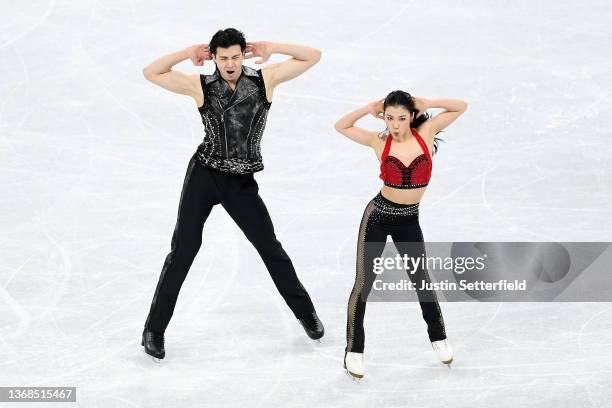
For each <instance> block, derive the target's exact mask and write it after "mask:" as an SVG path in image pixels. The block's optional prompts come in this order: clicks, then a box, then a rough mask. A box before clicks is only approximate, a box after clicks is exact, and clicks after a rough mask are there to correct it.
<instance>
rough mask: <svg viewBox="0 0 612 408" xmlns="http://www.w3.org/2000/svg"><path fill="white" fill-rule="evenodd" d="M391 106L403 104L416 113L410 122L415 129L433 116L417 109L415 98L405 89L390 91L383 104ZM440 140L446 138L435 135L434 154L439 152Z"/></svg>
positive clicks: (385, 108) (385, 106)
mask: <svg viewBox="0 0 612 408" xmlns="http://www.w3.org/2000/svg"><path fill="white" fill-rule="evenodd" d="M389 106H402V107H404V108H406V109H407V110H408V112H410V113H411V114H412V113H414V120H413V121H412V123H411V124H410V127H411V128H414V129H416V128H418V127H419V126H421V125H422V124H423V123H425V122H426V121H427V120H429V118H430V117H431V115H430V114H429V113H427V112H420V111H419V110H418V109H416V107H415V106H414V99H412V95H410V94H409V93H408V92H405V91H400V90H397V91H393V92H390V93H389V94H388V95H387V97H386V98H385V102H384V104H383V107H384V110H387V107H389ZM438 133H440V132H437V133H436V134H438ZM440 141H444V139H441V138H439V137H434V151H433V152H434V154H435V153H437V152H438V143H439V142H440Z"/></svg>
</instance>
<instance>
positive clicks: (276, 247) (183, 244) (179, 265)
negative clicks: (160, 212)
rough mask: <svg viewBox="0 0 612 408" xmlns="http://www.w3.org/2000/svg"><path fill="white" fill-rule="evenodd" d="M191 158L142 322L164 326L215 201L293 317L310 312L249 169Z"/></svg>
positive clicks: (159, 328) (160, 328)
mask: <svg viewBox="0 0 612 408" xmlns="http://www.w3.org/2000/svg"><path fill="white" fill-rule="evenodd" d="M196 160H197V159H196V157H195V155H194V156H193V157H192V158H191V160H190V161H189V166H188V167H187V173H186V175H185V181H184V183H183V190H182V192H181V198H180V202H179V209H178V216H177V221H176V226H175V228H174V233H173V235H172V243H171V250H170V253H169V254H168V256H167V257H166V260H165V262H164V266H163V268H162V271H161V275H160V277H159V282H158V284H157V288H156V290H155V295H154V296H153V302H152V304H151V310H150V311H149V316H148V317H147V321H146V323H145V327H146V328H147V329H150V330H153V331H157V332H164V331H165V330H166V327H167V326H168V323H169V322H170V318H171V317H172V313H173V312H174V307H175V305H176V300H177V298H178V294H179V291H180V289H181V286H182V284H183V281H184V280H185V277H186V276H187V272H188V271H189V268H190V267H191V264H192V263H193V260H194V258H195V256H196V254H197V253H198V250H199V249H200V246H201V245H202V230H203V228H204V222H205V221H206V218H207V217H208V215H209V214H210V212H211V210H212V208H213V206H214V205H216V204H221V205H222V206H223V208H225V210H226V211H227V212H228V213H229V215H230V216H231V217H232V219H233V220H234V221H235V222H236V224H238V226H239V227H240V229H241V230H242V231H243V232H244V234H245V235H246V237H247V239H248V240H249V241H250V242H251V243H252V244H253V246H254V247H255V249H257V252H259V255H260V256H261V258H262V259H263V261H264V264H265V265H266V267H267V269H268V272H270V276H272V280H273V281H274V284H275V285H276V288H277V289H278V291H279V292H280V294H281V296H282V297H283V298H284V299H285V302H287V305H288V306H289V307H290V308H291V310H292V311H293V314H294V315H295V317H297V318H301V317H304V316H305V315H307V314H309V313H312V312H313V311H314V306H313V304H312V301H311V300H310V297H309V296H308V293H307V292H306V290H305V289H304V287H303V286H302V284H301V283H300V281H299V279H298V277H297V275H296V273H295V269H294V268H293V264H292V263H291V259H289V256H288V255H287V254H286V253H285V250H284V249H283V247H282V246H281V243H280V242H279V241H278V240H277V239H276V235H275V233H274V226H273V225H272V220H271V219H270V215H269V214H268V210H267V209H266V205H265V204H264V202H263V200H262V199H261V197H260V196H259V193H258V192H259V187H258V186H257V182H256V181H255V178H254V177H253V174H231V173H225V172H221V171H217V170H214V169H211V168H207V167H204V166H202V165H201V164H200V163H198V162H197V161H196Z"/></svg>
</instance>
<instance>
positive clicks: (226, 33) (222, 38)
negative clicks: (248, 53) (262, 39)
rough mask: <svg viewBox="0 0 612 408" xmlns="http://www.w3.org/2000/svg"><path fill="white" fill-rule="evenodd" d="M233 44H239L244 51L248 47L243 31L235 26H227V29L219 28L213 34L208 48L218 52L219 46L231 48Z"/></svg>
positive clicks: (214, 52) (211, 51)
mask: <svg viewBox="0 0 612 408" xmlns="http://www.w3.org/2000/svg"><path fill="white" fill-rule="evenodd" d="M232 45H239V46H240V50H241V51H242V52H244V50H245V49H246V40H245V38H244V34H243V33H242V31H239V30H236V29H235V28H226V29H225V30H219V31H217V32H216V33H215V35H213V37H212V39H211V40H210V43H209V44H208V48H209V49H210V53H211V54H216V53H217V48H218V47H221V48H229V47H231V46H232Z"/></svg>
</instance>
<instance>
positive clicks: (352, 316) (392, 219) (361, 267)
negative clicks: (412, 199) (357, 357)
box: [345, 193, 446, 353]
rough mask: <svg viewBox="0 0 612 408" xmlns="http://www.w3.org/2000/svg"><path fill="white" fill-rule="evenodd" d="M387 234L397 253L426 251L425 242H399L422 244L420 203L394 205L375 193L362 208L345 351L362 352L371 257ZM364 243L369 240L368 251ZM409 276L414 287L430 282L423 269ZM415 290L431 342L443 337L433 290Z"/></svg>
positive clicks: (440, 313) (412, 253)
mask: <svg viewBox="0 0 612 408" xmlns="http://www.w3.org/2000/svg"><path fill="white" fill-rule="evenodd" d="M387 235H391V237H392V238H393V241H394V242H395V244H396V247H397V249H398V252H399V253H400V255H402V256H403V255H404V254H407V255H408V256H418V255H417V254H415V247H420V248H419V250H418V254H420V253H423V254H425V245H424V244H422V245H416V246H415V245H414V244H411V245H402V243H403V242H412V243H414V242H417V243H418V242H420V243H423V233H422V232H421V227H420V225H419V204H418V203H416V204H407V205H404V204H397V203H394V202H392V201H389V200H387V199H386V198H384V197H383V196H382V195H381V194H380V193H378V195H377V196H376V197H374V199H372V200H371V201H370V202H369V203H368V205H367V207H366V209H365V211H364V214H363V218H362V220H361V225H360V227H359V238H358V243H357V274H356V277H355V285H354V286H353V290H352V292H351V296H350V297H349V302H348V313H347V324H346V350H345V351H347V352H354V353H363V348H364V342H365V333H364V330H363V319H364V315H365V309H366V299H367V296H368V294H369V293H370V290H371V288H372V284H373V282H374V277H375V276H376V275H375V274H374V272H373V270H372V265H373V262H374V258H375V257H378V256H380V255H381V254H382V252H383V250H384V247H385V242H386V241H387ZM366 243H368V244H367V245H368V247H367V250H366ZM408 276H409V278H410V280H411V281H412V282H413V283H414V285H415V287H416V288H420V287H421V282H422V281H423V280H425V281H426V282H430V280H429V274H428V273H427V270H426V269H424V268H420V269H418V270H417V271H415V272H414V274H410V273H409V274H408ZM416 292H417V296H418V299H419V304H420V306H421V311H422V313H423V319H424V320H425V322H426V323H427V333H428V335H429V339H430V341H437V340H443V339H445V338H446V332H445V330H444V320H443V319H442V312H441V310H440V305H439V304H438V300H437V297H436V294H435V292H434V291H432V290H417V291H416Z"/></svg>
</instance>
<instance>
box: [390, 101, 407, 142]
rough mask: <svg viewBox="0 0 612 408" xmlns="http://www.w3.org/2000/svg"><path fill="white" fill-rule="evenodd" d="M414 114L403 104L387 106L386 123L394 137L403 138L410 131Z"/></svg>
mask: <svg viewBox="0 0 612 408" xmlns="http://www.w3.org/2000/svg"><path fill="white" fill-rule="evenodd" d="M410 123H412V114H411V113H410V111H409V110H408V109H406V108H405V107H403V106H387V109H386V110H385V124H386V125H387V129H389V132H390V133H391V134H392V135H393V138H395V139H397V138H401V137H403V136H404V135H406V134H408V133H409V132H410Z"/></svg>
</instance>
